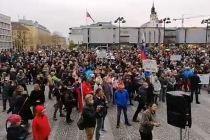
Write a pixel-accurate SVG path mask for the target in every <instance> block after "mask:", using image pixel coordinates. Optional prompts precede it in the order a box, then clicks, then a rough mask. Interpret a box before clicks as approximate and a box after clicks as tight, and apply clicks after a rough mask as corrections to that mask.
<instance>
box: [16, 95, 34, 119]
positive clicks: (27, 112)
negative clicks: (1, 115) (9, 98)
mask: <svg viewBox="0 0 210 140" xmlns="http://www.w3.org/2000/svg"><path fill="white" fill-rule="evenodd" d="M12 113H13V114H19V115H20V116H21V118H22V119H23V120H31V119H33V114H32V111H31V109H30V106H29V100H28V97H27V95H17V96H16V97H15V101H14V104H13V105H12Z"/></svg>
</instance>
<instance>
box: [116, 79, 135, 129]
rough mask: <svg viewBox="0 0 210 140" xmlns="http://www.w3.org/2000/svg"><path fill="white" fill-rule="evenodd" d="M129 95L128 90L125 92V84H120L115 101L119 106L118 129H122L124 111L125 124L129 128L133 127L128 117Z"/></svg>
mask: <svg viewBox="0 0 210 140" xmlns="http://www.w3.org/2000/svg"><path fill="white" fill-rule="evenodd" d="M128 100H129V95H128V92H127V90H125V86H124V83H122V82H121V83H119V85H118V90H117V91H116V92H115V101H116V104H117V128H119V127H120V116H121V111H122V110H123V113H124V117H125V124H126V125H127V126H131V124H130V123H129V121H128V116H127V105H128Z"/></svg>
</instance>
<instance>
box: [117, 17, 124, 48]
mask: <svg viewBox="0 0 210 140" xmlns="http://www.w3.org/2000/svg"><path fill="white" fill-rule="evenodd" d="M125 22H126V21H125V19H124V17H118V18H117V19H116V20H115V21H114V23H118V24H119V48H120V24H121V23H125Z"/></svg>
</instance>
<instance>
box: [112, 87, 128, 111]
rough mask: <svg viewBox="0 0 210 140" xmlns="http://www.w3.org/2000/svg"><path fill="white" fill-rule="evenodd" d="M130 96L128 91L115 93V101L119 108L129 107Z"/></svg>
mask: <svg viewBox="0 0 210 140" xmlns="http://www.w3.org/2000/svg"><path fill="white" fill-rule="evenodd" d="M128 100H129V95H128V91H127V90H125V89H124V90H117V91H116V92H115V101H116V103H117V106H119V107H127V104H128Z"/></svg>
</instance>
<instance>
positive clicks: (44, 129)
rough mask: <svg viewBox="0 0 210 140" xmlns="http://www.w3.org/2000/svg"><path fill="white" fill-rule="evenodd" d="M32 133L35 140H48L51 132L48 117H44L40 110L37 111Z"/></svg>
mask: <svg viewBox="0 0 210 140" xmlns="http://www.w3.org/2000/svg"><path fill="white" fill-rule="evenodd" d="M32 132H33V137H34V140H47V139H48V137H49V135H50V132H51V128H50V124H49V119H48V117H47V116H46V115H42V114H41V111H39V110H36V116H35V118H34V120H33V123H32Z"/></svg>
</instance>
